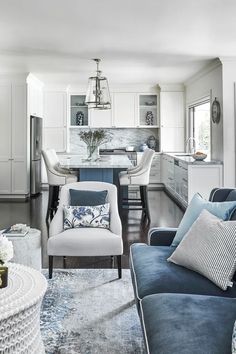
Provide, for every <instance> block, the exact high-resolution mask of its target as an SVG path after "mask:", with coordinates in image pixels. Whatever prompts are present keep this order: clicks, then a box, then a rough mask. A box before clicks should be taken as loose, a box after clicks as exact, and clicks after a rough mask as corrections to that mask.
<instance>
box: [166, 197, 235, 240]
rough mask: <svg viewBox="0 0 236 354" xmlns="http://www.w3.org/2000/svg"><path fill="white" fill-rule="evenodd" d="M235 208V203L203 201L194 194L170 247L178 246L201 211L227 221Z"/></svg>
mask: <svg viewBox="0 0 236 354" xmlns="http://www.w3.org/2000/svg"><path fill="white" fill-rule="evenodd" d="M235 208H236V201H227V202H208V201H207V200H204V199H203V198H202V197H201V196H200V194H198V193H197V194H195V195H194V196H193V198H192V200H191V202H190V203H189V205H188V207H187V209H186V212H185V214H184V216H183V219H182V220H181V222H180V224H179V227H178V230H177V232H176V235H175V237H174V240H173V242H172V246H178V244H179V243H180V241H181V240H182V239H183V237H184V235H185V234H186V233H187V232H188V230H189V229H190V227H191V226H192V224H193V223H194V221H195V220H196V219H197V218H198V217H199V215H200V213H201V212H202V210H203V209H207V210H208V211H209V212H210V213H212V214H213V215H215V216H217V217H218V218H220V219H222V220H229V218H230V217H231V215H232V213H233V211H234V210H235Z"/></svg>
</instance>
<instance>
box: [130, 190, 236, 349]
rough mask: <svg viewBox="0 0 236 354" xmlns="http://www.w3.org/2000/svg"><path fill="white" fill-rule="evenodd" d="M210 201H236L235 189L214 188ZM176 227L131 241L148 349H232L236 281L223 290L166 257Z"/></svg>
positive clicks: (139, 310)
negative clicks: (145, 242)
mask: <svg viewBox="0 0 236 354" xmlns="http://www.w3.org/2000/svg"><path fill="white" fill-rule="evenodd" d="M210 200H211V201H213V202H216V201H218V202H221V201H229V200H231V201H232V200H236V190H235V189H226V188H223V189H214V190H213V191H212V192H211V195H210ZM232 219H234V220H236V213H234V215H233V216H232ZM176 230H177V229H170V228H154V229H151V230H150V231H149V245H146V244H142V243H136V244H133V245H132V246H131V251H130V268H131V277H132V282H133V288H134V294H135V299H136V303H137V308H138V312H139V316H140V320H141V324H142V328H143V333H144V339H145V344H146V350H147V353H150V354H173V353H175V354H230V353H231V341H232V331H233V326H234V322H235V320H236V284H234V286H233V287H232V288H228V290H227V291H223V290H221V289H220V288H218V287H217V286H216V285H214V284H213V283H212V282H211V281H210V280H208V279H207V278H205V277H203V276H202V275H200V274H198V273H196V272H193V271H191V270H188V269H186V268H184V267H180V266H177V265H175V264H173V263H170V262H167V258H168V257H169V256H170V255H171V254H172V253H173V252H174V250H175V247H173V246H171V243H172V240H173V238H174V236H175V234H176Z"/></svg>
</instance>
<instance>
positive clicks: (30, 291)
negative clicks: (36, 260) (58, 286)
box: [0, 263, 47, 354]
mask: <svg viewBox="0 0 236 354" xmlns="http://www.w3.org/2000/svg"><path fill="white" fill-rule="evenodd" d="M8 267H9V269H8V286H7V287H6V288H4V289H0V333H1V335H0V353H1V354H44V353H45V349H44V345H43V341H42V337H41V333H40V306H41V302H42V299H43V296H44V294H45V292H46V289H47V281H46V279H45V277H44V276H43V275H42V274H41V273H40V272H38V271H36V270H34V269H32V268H28V267H25V266H23V265H20V264H15V263H8Z"/></svg>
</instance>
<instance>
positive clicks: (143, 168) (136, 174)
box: [119, 149, 155, 221]
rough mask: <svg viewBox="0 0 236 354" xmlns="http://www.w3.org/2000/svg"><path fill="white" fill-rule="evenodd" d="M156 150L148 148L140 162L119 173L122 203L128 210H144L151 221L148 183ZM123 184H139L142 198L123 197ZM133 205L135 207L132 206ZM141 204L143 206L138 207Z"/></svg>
mask: <svg viewBox="0 0 236 354" xmlns="http://www.w3.org/2000/svg"><path fill="white" fill-rule="evenodd" d="M154 154H155V151H153V150H152V149H146V150H145V151H144V153H143V156H142V159H141V161H140V163H139V164H138V165H137V166H135V167H133V168H130V169H128V170H127V171H122V172H120V174H119V183H120V191H119V198H120V205H121V207H122V208H126V209H128V210H142V211H143V213H144V216H145V217H146V218H147V219H148V220H149V221H150V211H149V205H148V195H147V194H148V189H147V188H148V184H149V175H150V169H151V165H152V160H153V157H154ZM123 186H139V190H140V199H137V198H135V199H134V198H129V197H128V198H123V196H122V187H123ZM132 206H133V207H132ZM137 206H141V208H137Z"/></svg>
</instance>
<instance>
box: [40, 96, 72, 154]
mask: <svg viewBox="0 0 236 354" xmlns="http://www.w3.org/2000/svg"><path fill="white" fill-rule="evenodd" d="M43 118H44V119H43V148H44V149H49V148H52V149H55V150H56V151H57V152H63V151H66V135H67V131H66V129H67V124H66V93H65V92H61V91H45V92H44V113H43Z"/></svg>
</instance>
